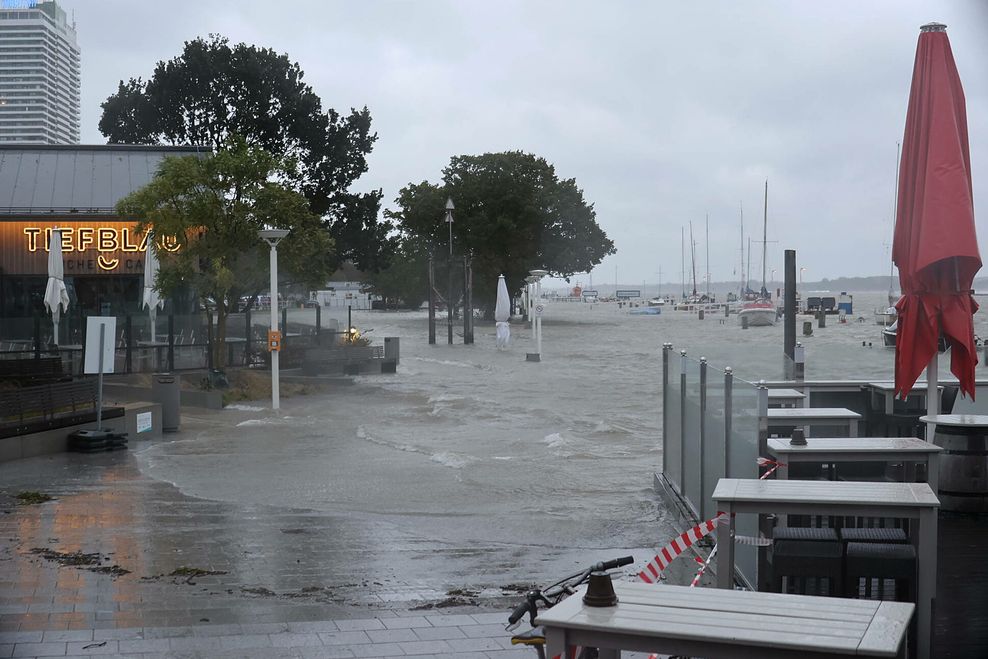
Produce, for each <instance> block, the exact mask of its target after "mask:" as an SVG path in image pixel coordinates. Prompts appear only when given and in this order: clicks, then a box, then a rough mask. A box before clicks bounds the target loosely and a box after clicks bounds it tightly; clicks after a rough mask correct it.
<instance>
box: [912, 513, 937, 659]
mask: <svg viewBox="0 0 988 659" xmlns="http://www.w3.org/2000/svg"><path fill="white" fill-rule="evenodd" d="M918 526H919V528H918V529H917V531H918V536H919V549H918V552H917V572H918V573H919V574H918V579H917V582H918V583H917V588H916V591H917V592H916V631H917V634H916V646H917V647H916V656H917V657H918V658H919V659H930V657H931V656H932V647H933V600H934V598H935V597H936V594H937V509H936V508H923V509H922V510H921V511H920V514H919V525H918Z"/></svg>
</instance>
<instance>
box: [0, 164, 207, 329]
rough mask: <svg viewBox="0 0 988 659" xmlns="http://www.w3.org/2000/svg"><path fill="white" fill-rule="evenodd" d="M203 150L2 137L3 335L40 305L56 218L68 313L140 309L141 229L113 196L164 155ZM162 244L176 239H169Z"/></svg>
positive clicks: (148, 173) (148, 174)
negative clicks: (14, 141) (17, 141)
mask: <svg viewBox="0 0 988 659" xmlns="http://www.w3.org/2000/svg"><path fill="white" fill-rule="evenodd" d="M205 152H206V150H205V149H203V148H197V147H168V146H137V145H121V144H107V145H98V146H80V145H18V146H12V145H0V326H5V327H0V334H5V335H8V336H9V335H10V333H11V332H12V331H14V328H15V326H25V322H24V321H25V320H27V319H30V318H33V317H34V316H35V315H37V314H42V315H43V314H44V313H45V311H44V307H43V304H42V298H43V296H44V292H45V285H46V282H47V273H48V246H49V238H50V236H51V231H52V229H54V228H55V227H58V228H60V229H61V234H62V253H63V266H64V273H65V285H66V288H67V289H68V294H69V300H70V304H69V310H68V313H67V314H66V317H67V319H68V320H69V322H70V323H72V324H73V325H75V324H76V323H74V322H72V321H73V320H74V321H76V322H79V321H81V319H83V318H85V317H86V316H88V315H94V314H97V315H117V316H120V315H124V314H127V313H135V312H139V311H140V307H141V295H142V287H143V273H144V254H145V251H146V249H147V244H146V236H145V235H143V234H140V233H138V232H137V230H136V223H135V222H134V221H133V220H132V219H131V220H126V219H124V218H122V217H120V216H119V215H118V214H117V212H116V204H117V202H118V201H119V200H120V199H122V198H123V197H125V196H126V195H128V194H130V193H131V192H133V191H134V190H137V189H139V188H141V187H143V186H144V185H145V184H147V183H148V182H149V181H150V180H151V179H152V177H153V176H154V174H155V172H156V171H157V169H158V166H159V165H160V164H161V162H162V160H163V159H164V158H166V157H170V156H171V157H182V156H189V155H201V154H203V153H205ZM159 245H160V246H161V247H163V248H164V249H166V250H168V249H175V248H177V246H176V245H173V244H169V242H168V241H167V240H163V241H162V242H161V243H159ZM169 304H173V305H176V306H183V305H192V304H193V302H192V301H191V300H188V301H183V300H181V299H173V300H171V301H170V302H169ZM179 312H181V311H179Z"/></svg>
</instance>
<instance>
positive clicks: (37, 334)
mask: <svg viewBox="0 0 988 659" xmlns="http://www.w3.org/2000/svg"><path fill="white" fill-rule="evenodd" d="M34 358H35V359H41V317H40V316H38V315H37V314H35V315H34Z"/></svg>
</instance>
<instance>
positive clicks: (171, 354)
mask: <svg viewBox="0 0 988 659" xmlns="http://www.w3.org/2000/svg"><path fill="white" fill-rule="evenodd" d="M155 361H157V359H155ZM168 372H169V373H174V372H175V314H173V313H170V314H168Z"/></svg>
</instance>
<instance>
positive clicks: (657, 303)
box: [648, 297, 666, 307]
mask: <svg viewBox="0 0 988 659" xmlns="http://www.w3.org/2000/svg"><path fill="white" fill-rule="evenodd" d="M648 306H650V307H664V306H666V301H665V299H664V298H661V297H653V298H652V299H651V300H649V301H648Z"/></svg>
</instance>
